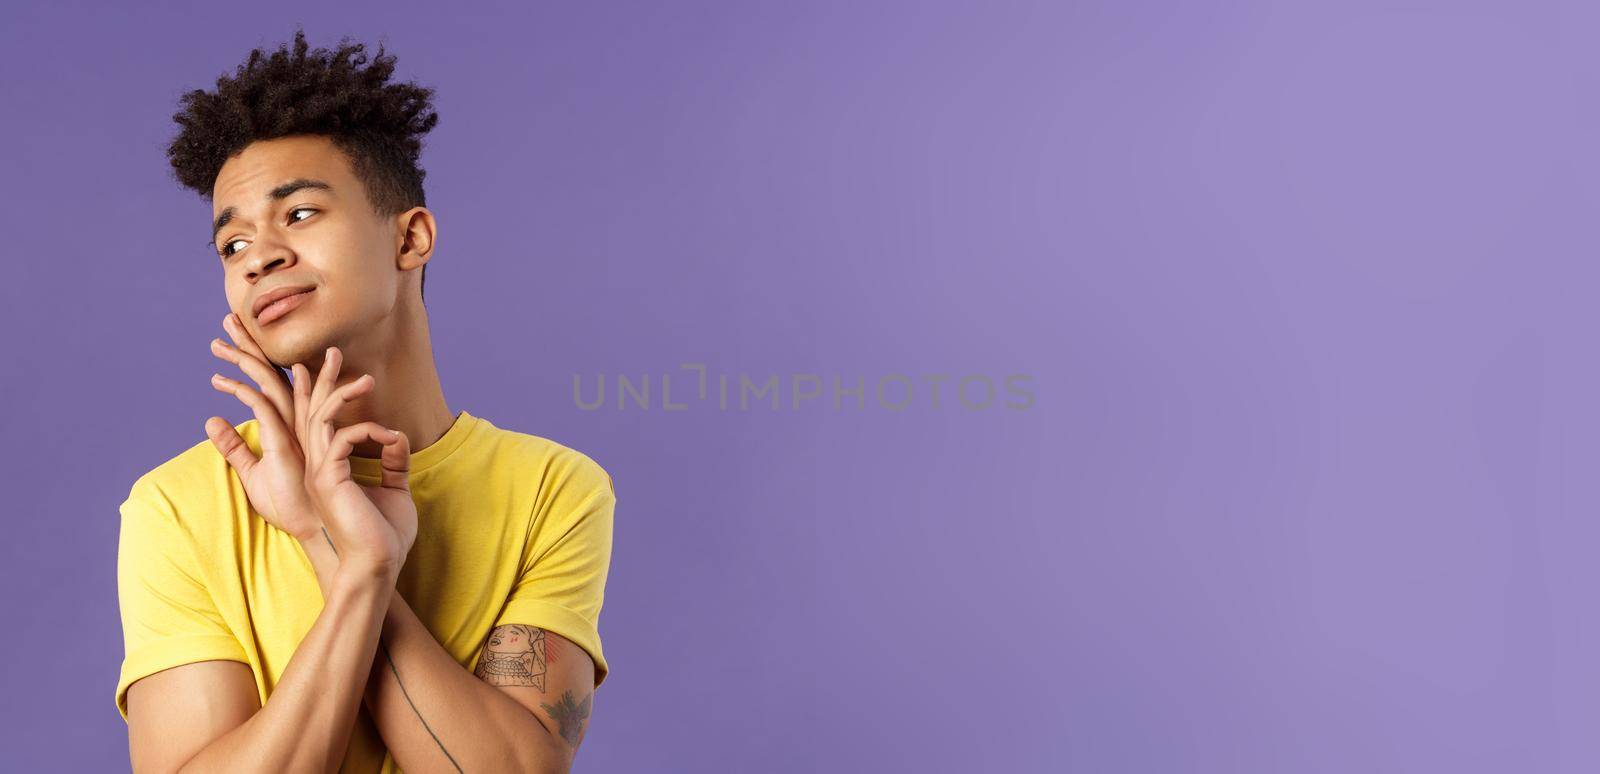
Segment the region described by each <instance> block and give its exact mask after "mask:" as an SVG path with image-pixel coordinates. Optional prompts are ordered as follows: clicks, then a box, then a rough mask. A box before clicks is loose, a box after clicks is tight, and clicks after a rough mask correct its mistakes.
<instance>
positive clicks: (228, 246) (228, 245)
mask: <svg viewBox="0 0 1600 774" xmlns="http://www.w3.org/2000/svg"><path fill="white" fill-rule="evenodd" d="M297 212H311V213H315V212H317V210H315V209H312V208H310V207H296V208H294V209H292V210H289V221H290V222H292V223H299V222H300V221H303V220H305V218H296V217H294V214H295V213H297ZM239 241H243V240H239V239H234V240H230V241H227V242H223V243H222V249H220V250H218V251H217V253H218V254H219V255H221V256H222V257H223V258H227V257H228V256H230V255H233V254H234V253H236V252H239V251H238V250H235V249H233V243H234V242H239Z"/></svg>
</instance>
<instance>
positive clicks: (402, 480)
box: [380, 430, 411, 492]
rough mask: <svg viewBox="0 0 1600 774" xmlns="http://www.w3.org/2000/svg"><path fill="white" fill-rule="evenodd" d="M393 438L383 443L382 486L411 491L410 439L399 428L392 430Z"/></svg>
mask: <svg viewBox="0 0 1600 774" xmlns="http://www.w3.org/2000/svg"><path fill="white" fill-rule="evenodd" d="M393 434H394V436H395V440H394V441H393V442H390V443H385V444H384V445H383V460H382V463H381V464H382V466H383V480H382V481H381V482H380V483H381V484H382V485H383V486H385V487H388V488H390V489H404V490H406V491H408V492H409V491H411V483H410V476H411V440H410V439H408V438H406V434H405V433H402V432H400V431H399V430H395V431H393Z"/></svg>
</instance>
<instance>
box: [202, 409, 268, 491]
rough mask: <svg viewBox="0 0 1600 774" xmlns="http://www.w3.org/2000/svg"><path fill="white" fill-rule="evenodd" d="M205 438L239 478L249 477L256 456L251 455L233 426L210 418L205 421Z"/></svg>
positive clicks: (223, 420)
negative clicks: (237, 472)
mask: <svg viewBox="0 0 1600 774" xmlns="http://www.w3.org/2000/svg"><path fill="white" fill-rule="evenodd" d="M206 437H207V438H210V439H211V445H212V446H215V447H217V452H218V453H219V454H221V455H222V458H223V459H225V460H227V461H228V464H229V465H231V466H233V469H234V470H236V471H239V477H240V478H244V477H246V476H249V475H250V468H252V467H254V466H255V464H256V462H257V460H256V455H255V454H253V453H251V451H250V445H249V444H247V443H245V442H244V439H243V438H240V437H239V431H237V430H235V429H233V425H230V424H228V421H227V420H226V419H223V418H222V417H211V418H209V419H207V420H206Z"/></svg>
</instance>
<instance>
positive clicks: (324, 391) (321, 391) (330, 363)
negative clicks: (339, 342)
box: [311, 347, 344, 412]
mask: <svg viewBox="0 0 1600 774" xmlns="http://www.w3.org/2000/svg"><path fill="white" fill-rule="evenodd" d="M343 363H344V354H343V353H341V352H340V351H339V348H338V347H328V348H327V349H325V350H323V351H322V370H321V371H318V372H317V383H316V384H315V385H312V387H311V410H312V411H313V412H315V411H316V410H317V407H318V406H320V405H322V401H323V399H325V398H327V397H328V393H330V392H333V388H334V386H335V385H337V384H338V383H339V366H340V365H342V364H343Z"/></svg>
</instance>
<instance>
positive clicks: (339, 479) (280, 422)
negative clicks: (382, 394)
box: [206, 314, 417, 574]
mask: <svg viewBox="0 0 1600 774" xmlns="http://www.w3.org/2000/svg"><path fill="white" fill-rule="evenodd" d="M223 325H224V327H225V328H226V329H227V330H228V333H229V334H230V335H232V336H233V337H234V341H235V342H236V343H237V344H238V346H237V347H230V346H228V345H227V344H225V343H223V342H222V341H221V340H220V339H218V340H213V342H212V347H211V349H212V353H213V354H215V355H216V356H217V357H219V358H221V359H224V360H227V361H229V362H231V363H235V364H237V365H238V366H239V367H240V369H241V370H243V371H244V372H245V373H246V374H249V375H250V376H251V377H252V378H254V379H255V380H256V381H257V383H259V384H260V385H261V388H262V389H261V390H257V389H255V388H253V387H251V386H249V385H247V384H244V383H243V382H239V381H236V380H233V379H227V378H225V377H223V376H221V375H220V374H219V375H214V376H213V377H212V386H214V387H215V388H216V389H218V390H220V391H222V392H227V393H229V394H231V395H233V396H234V397H236V398H238V399H239V400H240V401H241V402H242V403H244V404H245V405H246V406H248V407H249V408H250V409H251V410H252V411H253V412H255V415H256V420H257V427H258V428H259V430H260V437H261V451H262V456H261V458H260V459H257V458H256V456H255V455H254V454H252V453H251V452H250V448H249V446H248V445H246V444H245V442H244V439H243V438H240V437H239V434H238V432H237V431H235V430H234V429H233V426H232V425H230V424H228V423H227V422H226V421H225V420H223V419H222V418H221V417H212V418H211V419H208V420H207V421H206V435H207V436H209V437H210V438H211V442H212V444H213V445H214V446H216V448H217V451H218V452H220V453H221V454H222V455H223V457H224V458H225V459H227V460H228V464H229V465H231V466H232V467H233V468H234V470H235V471H237V472H238V474H239V478H240V480H241V481H242V482H243V483H244V487H245V493H246V495H247V496H248V497H249V498H250V503H251V505H253V506H254V507H255V509H256V511H257V512H259V513H260V514H261V515H262V517H263V518H265V519H266V520H267V522H268V523H270V524H272V525H273V526H276V527H278V528H279V529H282V530H284V531H285V532H288V533H289V534H291V535H293V536H294V537H295V538H297V539H299V540H301V541H302V542H304V541H306V540H310V539H313V538H314V537H315V536H316V535H317V533H318V532H319V531H321V532H325V533H328V539H329V541H330V542H332V543H333V545H334V546H335V550H336V551H337V552H339V555H340V560H341V561H340V564H341V565H343V564H344V563H345V560H346V559H347V558H348V559H351V560H355V561H357V562H359V563H360V565H361V567H362V568H363V569H366V570H373V569H382V570H385V571H388V572H392V573H395V574H398V572H399V568H400V566H401V565H402V564H403V563H404V561H405V557H406V555H407V554H408V553H409V552H410V550H411V545H412V543H413V542H415V540H416V534H417V512H416V505H415V504H414V503H413V501H412V500H411V491H410V486H409V483H408V476H407V472H408V470H409V468H410V456H411V451H410V445H409V441H408V440H407V439H406V437H405V434H404V433H399V432H396V431H393V430H389V429H388V428H385V427H383V426H382V425H379V424H378V423H376V422H361V423H357V424H354V425H350V426H348V427H344V428H338V429H335V427H334V424H333V417H334V414H335V413H336V412H337V411H338V410H339V408H340V407H342V406H343V405H344V404H345V403H346V402H348V401H350V400H352V399H354V398H357V397H360V396H361V395H363V394H365V393H367V392H368V391H370V390H371V389H372V386H373V383H374V380H373V378H372V376H371V375H370V374H363V375H362V377H361V378H359V379H357V380H355V381H353V382H351V383H349V384H346V385H344V386H342V387H336V386H335V385H336V384H337V380H338V376H339V366H340V364H341V363H342V362H343V354H342V353H340V352H339V350H338V349H337V348H335V347H330V348H328V350H327V352H326V353H325V355H324V357H323V366H322V371H321V373H319V374H318V379H317V383H316V385H315V387H312V386H310V385H309V382H310V381H311V379H310V371H309V369H307V368H306V367H305V366H304V365H302V364H300V363H295V364H294V366H293V372H294V379H293V383H292V384H286V383H285V382H284V381H283V379H282V377H281V376H279V374H278V372H277V371H276V369H274V368H272V367H271V366H270V365H268V363H269V361H268V359H267V357H266V355H265V353H264V352H263V351H262V350H261V347H260V346H259V345H258V344H256V342H255V340H254V339H252V338H251V337H250V334H249V332H248V331H247V330H245V328H244V326H243V325H242V324H240V322H239V320H238V319H237V318H236V317H235V316H234V315H232V314H230V315H228V317H227V318H226V319H224V321H223ZM263 391H264V394H263ZM364 440H371V441H375V442H377V443H380V444H383V452H382V461H381V465H382V468H383V474H382V478H381V481H380V483H379V485H378V486H376V487H369V486H365V485H362V484H358V483H356V482H355V481H354V479H352V478H351V475H350V462H349V455H350V454H351V452H352V451H353V450H354V447H355V444H357V443H360V442H362V441H364Z"/></svg>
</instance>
